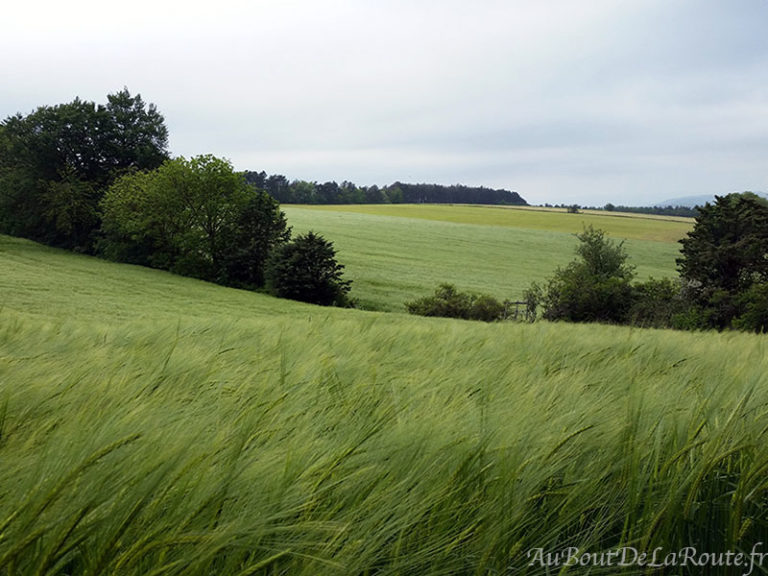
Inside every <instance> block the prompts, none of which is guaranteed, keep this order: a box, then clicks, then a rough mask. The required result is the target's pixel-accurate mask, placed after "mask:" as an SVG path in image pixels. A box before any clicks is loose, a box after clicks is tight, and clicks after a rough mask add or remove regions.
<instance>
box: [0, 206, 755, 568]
mask: <svg viewBox="0 0 768 576" xmlns="http://www.w3.org/2000/svg"><path fill="white" fill-rule="evenodd" d="M335 208H336V209H322V210H320V209H314V208H312V209H310V208H306V207H288V208H287V209H286V213H287V214H288V218H289V223H290V224H292V225H293V226H294V231H302V230H305V229H309V228H311V229H314V230H316V231H318V232H320V233H322V234H327V237H328V238H329V239H331V240H333V241H334V242H335V243H336V245H337V248H338V249H339V258H340V260H341V261H342V262H344V263H345V264H347V266H348V272H349V276H351V277H352V278H353V279H354V281H355V284H354V286H353V293H352V295H353V296H356V297H357V298H359V300H360V301H361V302H363V303H366V304H371V305H372V306H374V307H378V308H379V309H380V310H392V311H394V312H381V311H378V312H376V311H373V312H372V311H364V310H340V309H326V308H318V307H313V306H309V305H303V304H299V303H294V302H290V301H285V300H278V299H274V298H271V297H268V296H266V295H263V294H257V293H250V292H245V291H239V290H234V289H229V288H223V287H218V286H214V285H211V284H206V283H204V282H199V281H196V280H192V279H187V278H181V277H177V276H173V275H170V274H167V273H164V272H160V271H155V270H149V269H145V268H139V267H135V266H129V265H119V264H112V263H109V262H105V261H102V260H98V259H94V258H90V257H86V256H80V255H75V254H71V253H66V252H62V251H58V250H54V249H50V248H46V247H43V246H40V245H37V244H34V243H32V242H28V241H25V240H19V239H14V238H9V237H5V236H0V574H3V575H6V574H7V575H9V576H10V575H27V574H29V575H33V574H34V575H38V574H39V575H75V574H77V575H80V574H89V575H94V576H96V575H158V576H159V575H179V576H181V575H218V574H223V575H230V574H231V575H236V576H246V575H264V576H274V575H294V574H296V575H307V576H309V575H312V576H314V575H331V574H334V575H335V574H340V575H360V576H363V575H370V576H373V575H393V576H394V575H454V574H455V575H478V576H480V575H483V576H487V575H502V574H510V575H511V574H515V575H516V574H560V573H568V574H616V573H622V574H630V573H637V574H641V573H642V574H646V573H648V574H704V573H706V574H742V573H744V572H747V569H733V568H725V567H721V568H700V567H694V566H688V567H685V568H677V569H676V570H675V571H672V569H666V568H655V569H654V568H642V567H639V566H637V565H633V566H627V567H624V568H621V569H618V568H617V567H615V566H612V567H611V566H609V567H601V566H596V565H592V566H589V567H580V566H573V567H545V566H541V565H540V564H538V563H535V562H532V561H531V556H530V554H529V551H531V550H534V549H544V550H546V551H552V552H556V551H558V550H562V549H566V548H569V547H571V548H578V549H579V550H580V551H583V552H587V553H598V552H600V551H605V550H610V549H614V548H617V547H621V546H626V547H634V548H635V549H637V550H641V551H643V550H648V551H652V550H654V549H656V548H659V547H660V548H663V549H664V550H665V551H676V550H679V549H681V548H683V547H686V546H687V547H695V548H696V549H697V550H698V551H699V552H700V553H722V552H726V551H733V552H740V551H743V552H747V553H748V552H750V551H751V550H753V548H754V547H755V545H756V544H758V543H759V542H763V541H766V540H767V539H768V441H767V440H768V439H767V438H766V435H767V434H768V344H767V343H766V339H765V337H764V336H760V335H750V334H741V333H739V334H737V333H721V334H718V333H682V332H673V331H658V330H639V329H631V328H626V327H612V326H597V325H568V324H549V323H536V324H522V323H514V322H507V323H497V324H482V323H473V322H466V321H459V320H448V319H430V318H421V317H413V316H408V315H405V314H403V313H399V312H397V310H402V302H403V300H405V299H408V298H413V297H418V296H421V295H424V294H426V293H428V292H430V291H431V290H432V289H433V287H434V285H435V284H436V283H438V282H441V281H452V282H454V283H456V284H457V285H458V286H460V287H462V288H475V289H481V290H484V291H488V292H491V293H493V294H495V295H499V296H510V297H514V296H515V295H516V294H517V293H518V292H519V291H520V290H521V289H522V288H524V287H525V286H526V285H527V284H528V283H529V282H530V281H531V280H537V279H539V280H540V279H542V278H545V277H546V276H547V275H548V274H550V273H551V271H552V269H553V267H554V266H557V265H562V264H565V263H567V262H568V261H569V260H570V259H571V258H572V256H573V248H574V247H575V244H576V241H575V239H574V237H573V233H574V232H578V231H580V230H581V226H582V225H581V223H580V221H578V220H576V221H575V220H573V219H571V220H563V218H565V217H566V215H560V214H545V213H538V212H536V213H526V212H525V211H522V210H520V211H515V214H514V218H515V219H518V220H521V221H522V220H525V219H526V218H527V217H528V216H527V214H532V217H531V220H527V221H526V222H527V224H526V225H522V224H519V223H515V221H513V220H504V216H503V215H502V216H500V217H499V218H500V219H501V220H499V221H492V223H491V224H490V225H481V224H478V223H477V222H478V220H477V218H479V215H481V214H482V213H479V212H473V210H472V209H468V208H464V207H462V208H461V210H464V211H468V212H466V214H469V216H466V215H465V216H462V215H461V214H458V213H453V214H452V213H451V208H453V207H439V208H438V207H433V208H434V210H432V212H431V214H430V210H429V209H428V208H422V209H421V210H426V211H425V212H422V213H419V211H418V210H416V209H415V208H414V209H413V211H410V212H409V211H408V209H407V208H401V207H398V209H402V210H405V212H404V213H399V214H395V213H388V212H387V211H386V210H382V211H377V210H376V209H373V208H370V207H367V208H368V210H361V209H358V208H354V209H349V210H344V209H339V208H338V207H335ZM387 208H389V207H387ZM455 208H456V209H457V210H458V209H459V207H455ZM474 210H485V208H476V209H474ZM403 214H407V217H406V216H403ZM430 215H431V217H428V216H430ZM567 216H569V217H573V216H575V217H576V218H577V219H578V218H584V219H589V218H598V217H599V218H602V220H600V221H601V222H604V223H605V225H604V226H602V227H603V228H605V229H607V230H608V231H609V233H611V234H612V235H613V236H614V237H616V238H627V239H628V240H627V247H628V252H629V253H630V256H631V258H632V261H633V262H634V263H635V264H636V265H637V267H638V272H639V273H640V274H641V275H644V276H647V275H654V276H658V277H660V276H662V275H673V274H674V266H675V265H674V258H675V253H676V249H677V248H676V244H675V240H676V239H677V238H679V237H681V236H682V235H684V234H685V231H686V230H687V229H689V227H690V225H691V223H690V222H675V221H669V222H665V221H662V220H643V219H637V221H634V220H633V219H629V218H624V219H620V218H619V217H617V218H615V219H607V218H606V217H604V216H590V215H584V216H581V215H567ZM451 217H455V218H456V221H452V220H450V218H451ZM473 218H475V220H474V222H473V221H472V219H473ZM550 218H553V219H560V220H558V221H553V220H548V219H550ZM505 222H506V223H505ZM558 222H567V225H566V224H563V223H558ZM596 225H597V224H596ZM611 226H614V228H610V227H611ZM686 227H688V228H686ZM481 279H482V280H481ZM762 551H765V550H764V549H762ZM766 568H768V560H767V561H765V562H763V565H762V566H756V567H755V569H754V570H755V571H754V572H753V573H755V574H757V573H765V570H766ZM761 571H762V572H761Z"/></svg>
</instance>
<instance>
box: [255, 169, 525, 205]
mask: <svg viewBox="0 0 768 576" xmlns="http://www.w3.org/2000/svg"><path fill="white" fill-rule="evenodd" d="M244 175H245V179H246V181H247V182H249V183H250V184H253V185H254V186H256V187H257V188H261V189H262V190H265V191H267V192H268V193H269V194H270V195H271V196H272V197H273V198H275V199H276V200H278V201H279V202H280V203H282V204H403V203H405V204H422V203H429V204H494V205H510V206H527V205H528V203H527V202H526V201H525V200H524V199H523V198H522V197H521V196H520V195H519V194H518V193H517V192H511V191H509V190H504V189H492V188H486V187H483V186H479V187H472V186H464V185H461V184H455V185H452V186H444V185H441V184H405V183H402V182H395V183H393V184H390V185H388V186H384V187H382V188H379V187H378V186H377V185H373V186H357V185H356V184H354V183H352V182H349V181H346V180H345V181H343V182H342V183H341V184H338V183H337V182H335V181H331V182H324V183H318V182H308V181H306V180H291V181H289V180H288V179H287V178H286V177H285V176H283V175H280V174H273V175H268V174H267V173H266V172H263V171H262V172H252V171H245V172H244Z"/></svg>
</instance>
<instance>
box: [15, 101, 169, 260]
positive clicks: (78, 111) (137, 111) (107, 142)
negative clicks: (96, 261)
mask: <svg viewBox="0 0 768 576" xmlns="http://www.w3.org/2000/svg"><path fill="white" fill-rule="evenodd" d="M107 98H108V103H107V104H106V105H99V106H96V104H94V103H93V102H84V101H82V100H80V99H79V98H76V99H75V100H74V101H73V102H70V103H67V104H59V105H56V106H52V107H51V106H43V107H40V108H38V109H37V110H35V111H34V112H32V113H31V114H29V115H27V116H23V115H21V114H17V115H15V116H11V117H9V118H7V119H5V120H4V121H3V122H2V124H0V190H1V191H2V192H1V193H0V231H3V232H6V233H9V234H13V235H17V236H24V237H28V238H33V239H35V240H39V241H42V242H45V243H48V244H53V245H56V246H62V247H65V248H70V249H73V248H74V249H79V250H87V251H89V250H91V249H92V247H93V240H94V238H93V232H94V231H95V230H96V228H98V225H99V221H98V212H97V206H98V203H99V201H100V199H101V195H102V194H103V192H104V189H105V188H106V187H107V186H109V185H110V184H111V183H112V182H113V181H114V179H115V178H116V177H117V175H119V174H121V173H122V172H124V171H126V170H148V169H152V168H156V167H157V166H159V165H160V164H161V163H162V162H163V160H164V159H165V158H166V157H167V151H166V146H167V140H168V135H167V130H166V128H165V125H164V120H163V117H162V115H160V114H159V113H158V112H157V110H156V109H155V107H154V105H152V104H150V105H149V106H147V105H146V104H145V103H144V101H143V100H142V99H141V96H139V95H137V96H131V95H130V93H129V92H128V90H127V89H126V90H123V91H121V92H119V93H117V94H111V95H109V96H108V97H107Z"/></svg>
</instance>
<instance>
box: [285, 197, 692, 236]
mask: <svg viewBox="0 0 768 576" xmlns="http://www.w3.org/2000/svg"><path fill="white" fill-rule="evenodd" d="M284 208H287V209H289V210H292V209H293V206H290V205H289V206H284ZM301 208H304V209H309V210H320V211H329V212H352V213H356V214H372V215H377V216H397V217H400V218H419V219H424V220H437V221H440V222H453V223H456V224H480V225H482V226H505V227H509V228H524V229H528V230H545V231H550V232H565V233H570V234H576V233H578V232H581V231H582V230H583V229H584V226H588V225H590V224H591V225H592V226H594V227H595V228H601V229H603V230H605V232H606V233H607V234H608V235H610V236H614V237H616V238H632V239H635V240H656V241H659V242H677V241H678V240H680V239H681V238H683V237H685V235H686V234H687V232H688V231H689V230H690V229H691V228H692V227H693V219H691V218H675V217H670V216H655V215H650V214H630V213H622V212H602V211H598V210H586V211H581V212H580V213H578V214H568V213H567V212H566V211H565V209H563V208H540V207H535V206H474V205H473V206H470V205H464V204H456V205H447V204H349V205H343V206H306V205H304V206H301Z"/></svg>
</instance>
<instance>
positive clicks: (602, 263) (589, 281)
mask: <svg viewBox="0 0 768 576" xmlns="http://www.w3.org/2000/svg"><path fill="white" fill-rule="evenodd" d="M577 238H578V239H579V241H580V244H579V245H578V246H577V248H576V253H577V254H578V256H579V257H580V258H579V259H576V260H574V261H572V262H571V263H570V264H568V266H566V267H565V268H558V269H557V270H556V271H555V274H554V276H553V277H552V278H551V279H550V280H549V281H548V282H547V283H546V286H545V287H544V288H540V287H539V286H538V285H533V286H532V287H531V289H530V290H529V292H528V293H526V299H527V300H529V301H530V302H531V303H534V304H540V305H541V306H542V308H543V317H544V318H545V319H546V320H567V321H570V322H618V323H621V322H624V321H625V320H626V318H627V315H628V313H629V310H630V307H631V306H632V287H631V285H630V282H631V280H632V278H633V277H634V268H633V267H632V266H630V265H628V264H627V254H626V252H625V251H624V247H623V243H619V244H616V243H615V242H613V241H611V240H609V239H607V238H605V233H604V232H603V231H602V230H596V229H594V228H593V227H592V226H589V227H588V228H586V229H585V230H584V232H582V233H581V234H578V235H577Z"/></svg>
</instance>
